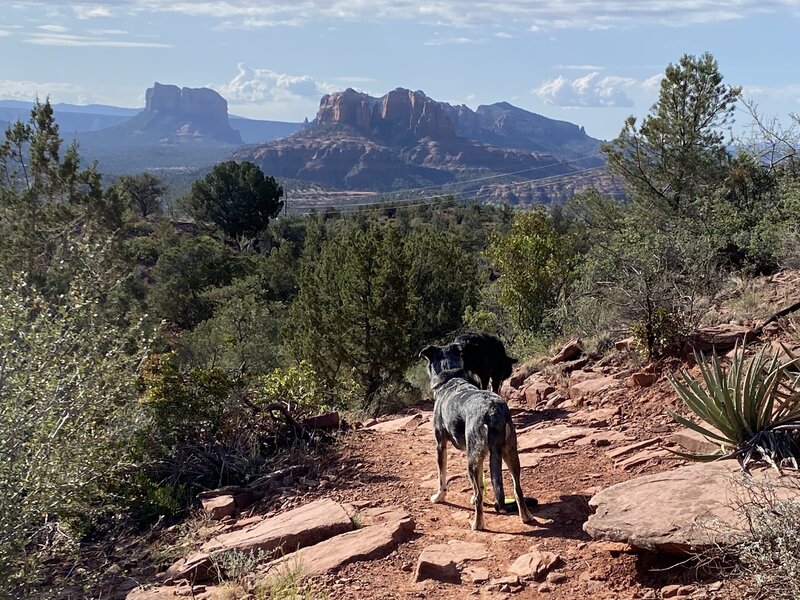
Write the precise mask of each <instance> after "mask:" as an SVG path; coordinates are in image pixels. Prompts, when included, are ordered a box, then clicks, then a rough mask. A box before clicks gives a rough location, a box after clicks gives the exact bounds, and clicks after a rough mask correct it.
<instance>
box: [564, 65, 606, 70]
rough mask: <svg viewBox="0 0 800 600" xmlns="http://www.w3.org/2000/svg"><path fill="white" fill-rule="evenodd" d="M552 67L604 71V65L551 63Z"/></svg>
mask: <svg viewBox="0 0 800 600" xmlns="http://www.w3.org/2000/svg"><path fill="white" fill-rule="evenodd" d="M553 68H554V69H564V70H569V71H604V70H605V67H601V66H600V65H553Z"/></svg>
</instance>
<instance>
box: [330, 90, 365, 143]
mask: <svg viewBox="0 0 800 600" xmlns="http://www.w3.org/2000/svg"><path fill="white" fill-rule="evenodd" d="M374 102H375V98H373V97H372V96H369V95H367V94H363V93H360V92H357V91H355V90H354V89H352V88H347V89H346V90H345V91H343V92H334V93H333V94H325V95H324V96H323V97H322V100H321V101H320V103H319V111H318V112H317V119H316V122H317V124H318V125H347V126H349V127H352V128H353V129H356V130H357V131H360V132H362V133H369V130H370V119H371V115H372V105H373V104H374Z"/></svg>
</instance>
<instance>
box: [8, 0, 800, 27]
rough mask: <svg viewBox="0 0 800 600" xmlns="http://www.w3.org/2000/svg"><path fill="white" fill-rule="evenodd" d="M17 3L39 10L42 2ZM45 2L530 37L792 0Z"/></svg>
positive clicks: (735, 13) (725, 14)
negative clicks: (488, 28) (525, 32)
mask: <svg viewBox="0 0 800 600" xmlns="http://www.w3.org/2000/svg"><path fill="white" fill-rule="evenodd" d="M16 4H18V5H19V4H22V5H31V6H32V5H37V6H41V5H42V2H41V0H17V2H16ZM75 4H76V3H75V2H68V1H67V0H50V1H49V2H47V5H49V6H53V7H62V8H65V9H68V8H72V10H73V11H74V12H75V14H77V15H78V16H79V17H81V18H95V17H108V16H111V14H112V10H111V9H110V8H109V7H113V8H114V12H115V13H116V12H118V10H124V11H126V12H174V13H181V14H185V15H190V16H198V17H210V18H215V19H219V20H220V21H227V22H228V23H229V24H230V25H231V26H234V25H235V24H237V23H238V24H239V25H240V26H246V27H251V28H253V27H272V26H275V25H277V24H302V23H307V22H311V21H320V20H327V21H330V20H345V21H382V20H403V21H411V22H422V23H426V24H440V25H449V26H456V27H469V26H480V25H492V26H497V25H503V24H505V25H508V24H509V23H513V24H514V25H515V26H516V27H519V28H525V27H528V28H530V29H532V30H534V31H545V30H552V29H582V30H587V29H589V30H591V29H609V28H615V27H634V26H637V25H641V24H660V25H665V26H685V25H692V24H697V23H718V22H720V21H727V20H734V19H744V18H746V17H748V16H749V15H752V14H756V13H764V12H781V11H783V12H787V13H790V14H794V11H795V10H796V9H797V7H798V2H797V0H770V1H769V2H764V1H763V0H673V1H671V2H665V1H663V0H629V1H627V2H620V1H614V2H608V1H607V0H473V1H472V2H469V3H466V2H464V1H463V0H437V1H436V2H424V3H423V2H413V1H411V0H272V1H270V2H265V1H263V0H218V1H213V2H212V1H209V0H196V1H188V0H113V1H112V0H104V1H103V0H95V1H93V0H81V1H80V2H79V3H77V6H75Z"/></svg>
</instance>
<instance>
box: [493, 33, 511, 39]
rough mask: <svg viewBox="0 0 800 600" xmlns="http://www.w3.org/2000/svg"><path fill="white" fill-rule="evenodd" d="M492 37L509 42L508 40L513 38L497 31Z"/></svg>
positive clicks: (508, 34)
mask: <svg viewBox="0 0 800 600" xmlns="http://www.w3.org/2000/svg"><path fill="white" fill-rule="evenodd" d="M494 37H496V38H499V39H501V40H510V39H512V38H514V36H513V35H511V34H510V33H506V32H505V31H497V32H495V34H494Z"/></svg>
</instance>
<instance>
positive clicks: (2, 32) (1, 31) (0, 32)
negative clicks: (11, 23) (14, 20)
mask: <svg viewBox="0 0 800 600" xmlns="http://www.w3.org/2000/svg"><path fill="white" fill-rule="evenodd" d="M7 35H11V32H10V31H6V30H5V29H0V37H6V36H7Z"/></svg>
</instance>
